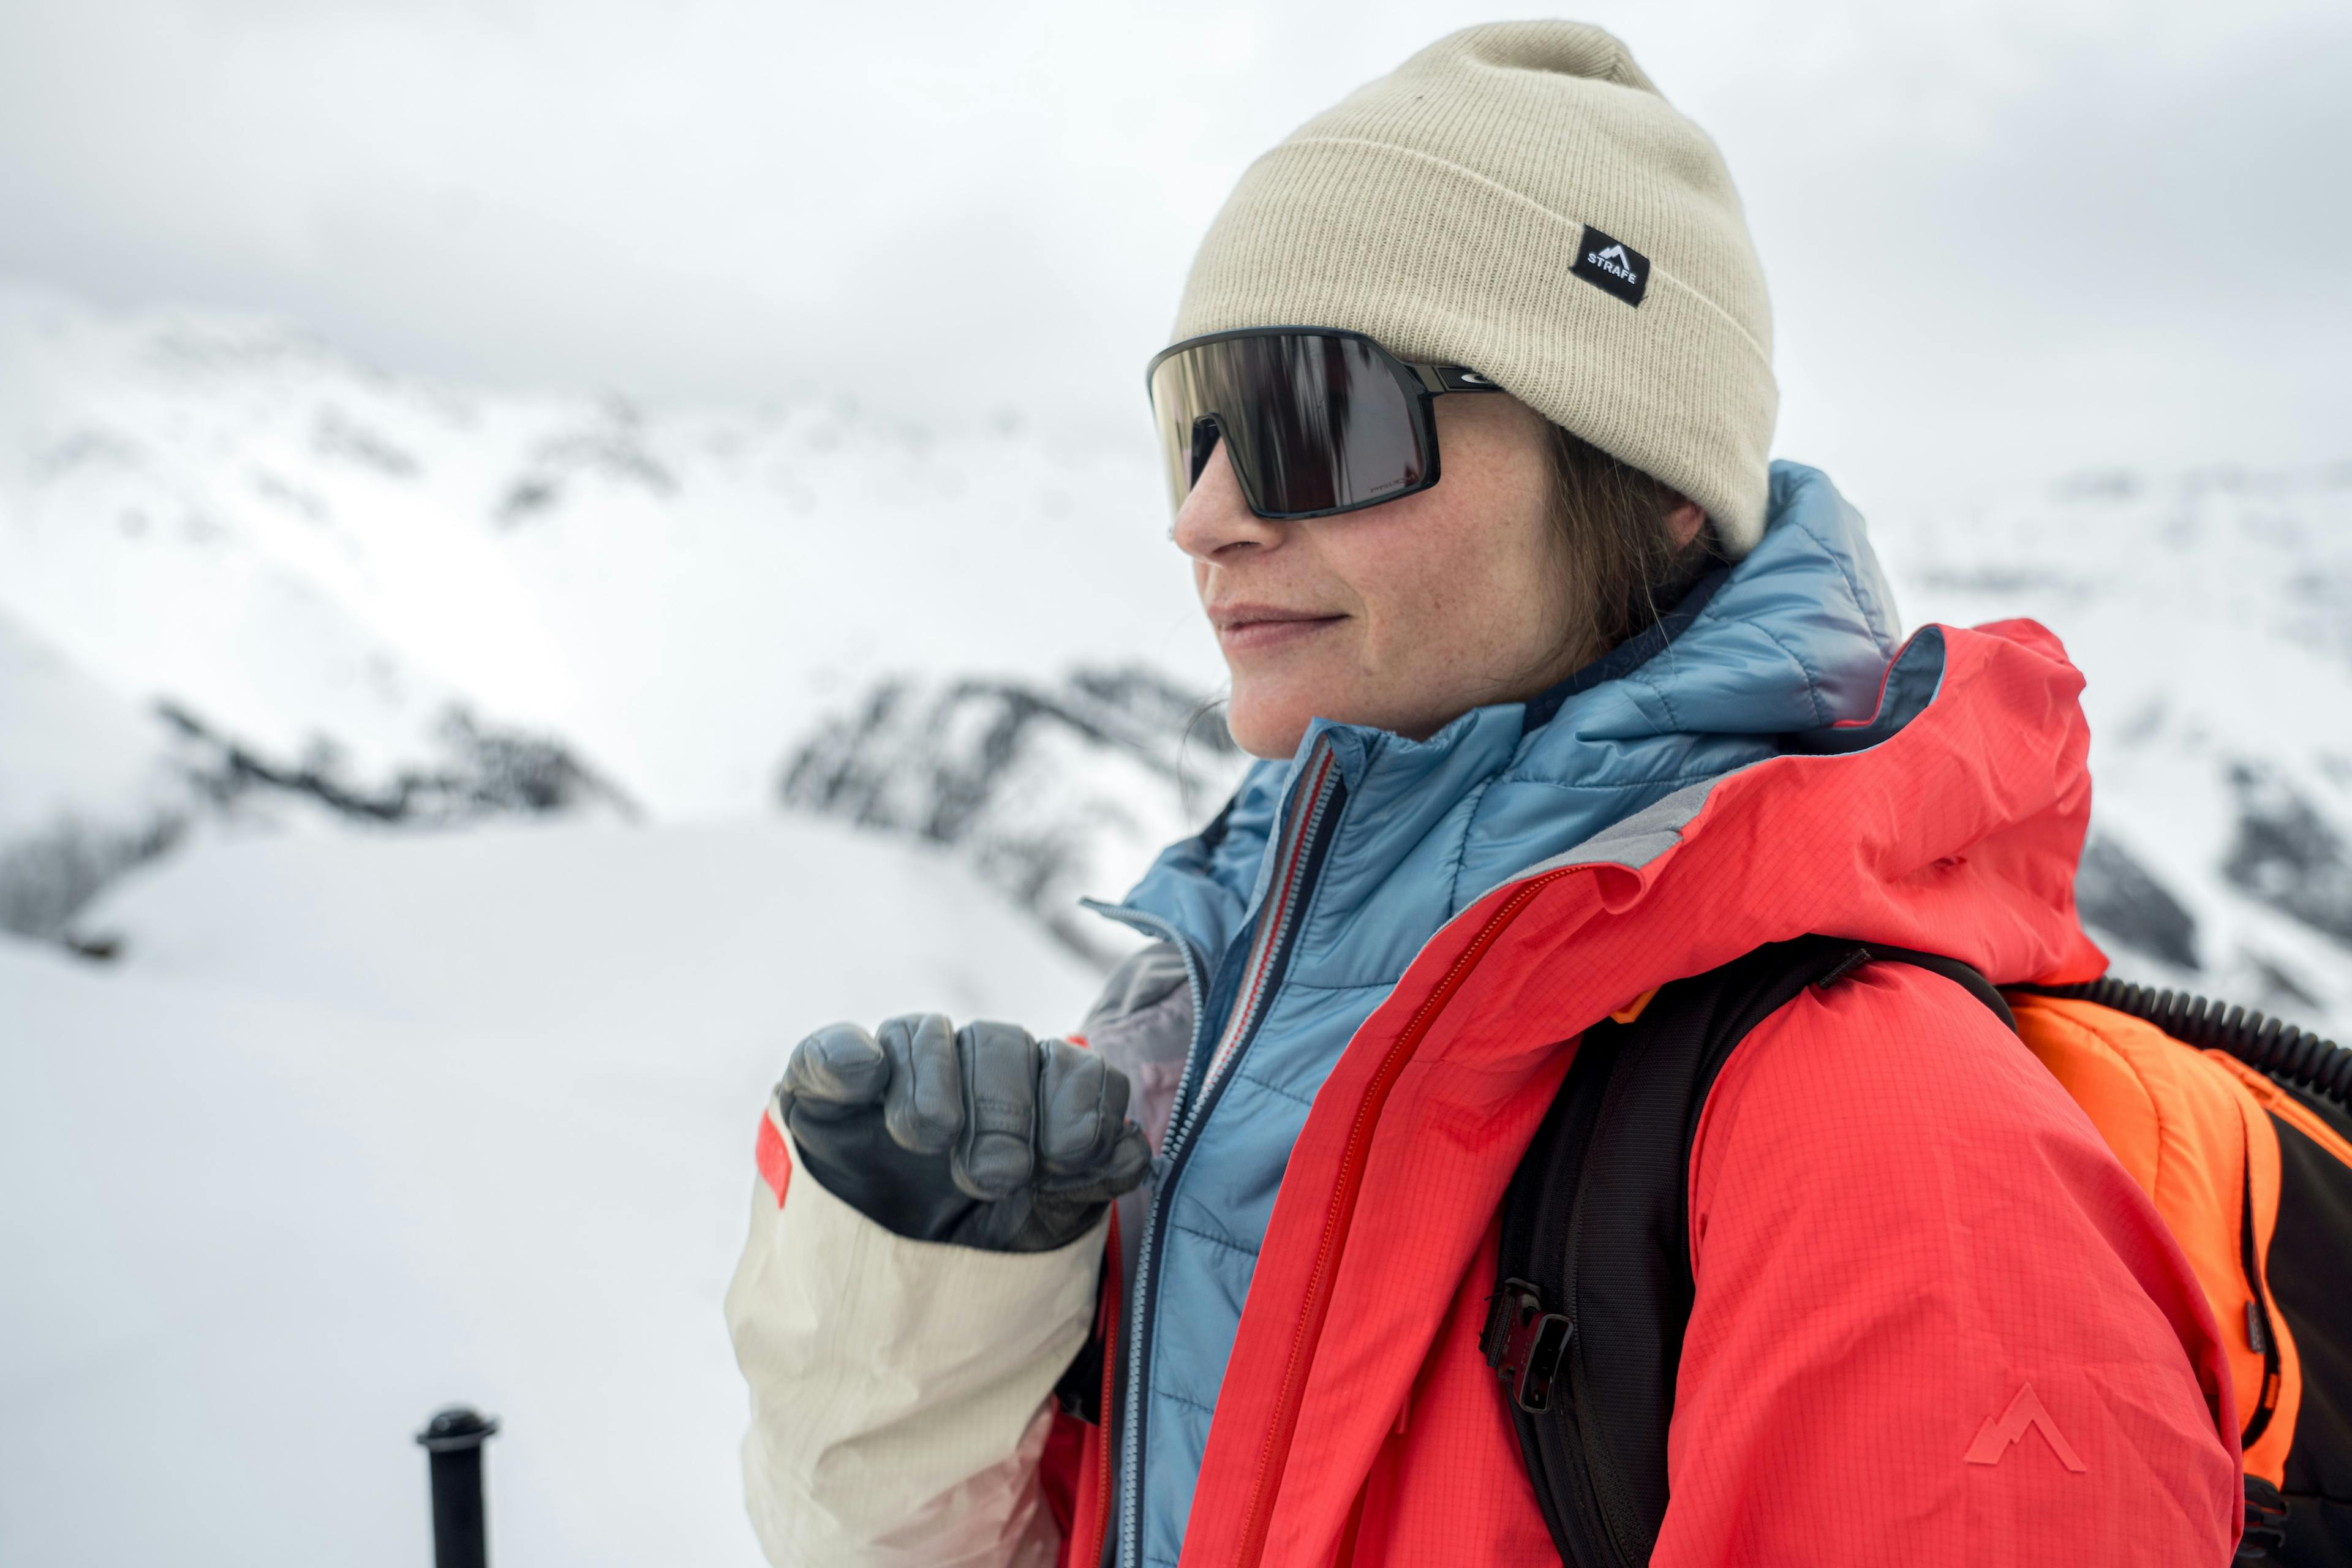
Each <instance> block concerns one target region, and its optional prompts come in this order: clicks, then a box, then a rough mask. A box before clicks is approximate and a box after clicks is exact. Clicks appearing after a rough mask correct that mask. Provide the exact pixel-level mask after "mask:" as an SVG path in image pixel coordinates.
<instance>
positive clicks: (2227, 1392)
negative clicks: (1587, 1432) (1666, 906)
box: [1654, 964, 2243, 1568]
mask: <svg viewBox="0 0 2352 1568" xmlns="http://www.w3.org/2000/svg"><path fill="white" fill-rule="evenodd" d="M1690 1220H1691V1249H1692V1254H1693V1268H1694V1271H1695V1273H1696V1280H1697V1297H1696V1305H1695V1309H1694V1310H1693V1313H1692V1316H1691V1320H1690V1328H1689V1333H1688V1337H1687V1339H1686V1340H1685V1343H1684V1349H1683V1357H1682V1363H1681V1371H1680V1374H1679V1379H1678V1383H1677V1387H1676V1394H1675V1413H1674V1422H1673V1426H1672V1427H1671V1429H1670V1431H1669V1436H1668V1460H1667V1464H1668V1479H1669V1484H1670V1488H1671V1495H1672V1498H1673V1501H1672V1503H1671V1505H1670V1506H1669V1509H1668V1511H1667V1515H1666V1519H1665V1523H1664V1531H1663V1532H1662V1534H1661V1536H1660V1539H1659V1542H1658V1546H1657V1551H1656V1553H1655V1556H1654V1562H1655V1563H1657V1564H1658V1565H1659V1568H1695V1565H1697V1564H1720V1563H1781V1562H1787V1563H1816V1564H1843V1563H1854V1564H1861V1563H1873V1564H1877V1563H1904V1564H1906V1568H1927V1565H1935V1564H1952V1565H1954V1568H1959V1565H1962V1564H1966V1565H1968V1568H1983V1565H1984V1564H1989V1563H2000V1564H2004V1565H2014V1564H2025V1563H2053V1564H2054V1563H2136V1564H2176V1563H2177V1564H2192V1563H2193V1564H2202V1565H2207V1568H2218V1565H2220V1564H2222V1563H2228V1562H2229V1561H2230V1558H2231V1551H2232V1549H2233V1543H2234V1542H2235V1541H2236V1538H2237V1533H2238V1527H2239V1521H2240V1519H2241V1516H2242V1506H2243V1504H2242V1492H2241V1483H2240V1478H2239V1475H2238V1463H2239V1457H2238V1444H2237V1433H2236V1429H2235V1426H2234V1421H2233V1420H2231V1419H2225V1418H2224V1417H2223V1416H2222V1415H2221V1412H2224V1411H2229V1412H2232V1413H2234V1408H2235V1407H2234V1404H2233V1401H2232V1399H2231V1388H2230V1383H2229V1370H2228V1365H2227V1363H2226V1361H2225V1360H2224V1358H2223V1354H2222V1351H2221V1345H2220V1343H2219V1342H2218V1340H2217V1337H2216V1334H2217V1331H2216V1328H2215V1324H2214V1322H2213V1320H2212V1316H2211V1311H2210V1307H2209V1306H2208V1305H2207V1303H2206V1300H2205V1298H2204V1293H2203V1291H2202V1290H2201V1289H2200V1288H2199V1286H2198V1284H2197V1281H2196V1279H2195V1276H2194V1275H2193V1274H2192V1273H2191V1271H2190V1269H2189V1265H2188V1263H2187V1261H2186V1260H2185V1259H2184V1258H2183V1257H2182V1255H2181V1253H2180V1250H2179V1247H2178V1246H2177V1245H2176V1244H2175V1243H2174V1242H2173V1240H2172V1237H2171V1236H2170V1233H2169V1232H2168V1230H2167V1229H2166V1227H2165V1225H2164V1222H2163V1220H2162V1219H2161V1217H2160V1216H2159V1215H2158V1214H2157V1212H2156V1210H2155V1208H2154V1207H2153V1206H2152V1205H2150V1204H2149V1202H2148V1200H2147V1197H2146V1196H2145V1194H2142V1193H2141V1191H2140V1190H2139V1188H2138V1187H2137V1186H2136V1185H2135V1184H2133V1182H2132V1181H2131V1179H2130V1177H2129V1176H2128V1175H2127V1174H2126V1173H2125V1171H2124V1170H2123V1168H2122V1167H2121V1166H2120V1165H2118V1164H2117V1163H2116V1161H2115V1159H2114V1158H2113V1157H2112V1156H2111V1155H2110V1154H2109V1153H2108V1152H2107V1149H2106V1146H2105V1143H2104V1142H2102V1141H2101V1139H2100V1137H2099V1134H2098V1131H2097V1130H2096V1129H2095V1128H2094V1127H2093V1126H2092V1125H2091V1122H2090V1121H2089V1119H2088V1118H2087V1117H2085V1116H2084V1114H2083V1113H2082V1112H2081V1110H2079V1109H2078V1108H2077V1107H2076V1106H2075V1105H2074V1102H2073V1101H2072V1100H2069V1099H2068V1098H2067V1096H2066V1093H2065V1091H2064V1089H2062V1088H2061V1087H2060V1086H2059V1084H2058V1083H2057V1081H2056V1080H2055V1079H2053V1078H2052V1077H2051V1076H2050V1075H2049V1074H2048V1073H2047V1072H2046V1071H2045V1070H2043V1069H2042V1067H2041V1065H2040V1064H2039V1063H2038V1062H2036V1061H2035V1060H2034V1059H2033V1058H2032V1056H2031V1055H2029V1054H2028V1053H2027V1051H2026V1050H2025V1048H2024V1047H2023V1046H2022V1045H2021V1044H2020V1043H2019V1042H2018V1041H2017V1040H2016V1039H2015V1037H2012V1036H2011V1035H2010V1034H2009V1033H2008V1031H2006V1030H2005V1029H2003V1028H2002V1027H2001V1026H2000V1022H1999V1020H1997V1019H1996V1018H1994V1017H1993V1016H1992V1015H1991V1014H1990V1012H1989V1011H1987V1010H1986V1009H1984V1008H1983V1007H1982V1006H1981V1005H1979V1004H1978V1003H1977V1002H1975V1001H1974V1000H1972V999H1970V998H1969V997H1968V996H1967V995H1966V994H1965V993H1963V992H1962V991H1961V990H1960V989H1959V987H1958V986H1957V985H1955V984H1953V983H1952V982H1950V981H1948V980H1945V979H1942V978H1940V977H1938V976H1936V975H1932V974H1928V973H1924V972H1922V971H1919V970H1916V969H1911V968H1906V967H1903V966H1899V965H1893V964H1879V965H1874V966H1872V967H1870V968H1867V969H1864V971H1862V972H1861V973H1858V974H1856V975H1855V976H1854V977H1853V978H1852V979H1851V980H1849V981H1847V982H1845V983H1843V984H1839V985H1837V986H1835V987H1833V988H1832V989H1830V990H1828V991H1808V992H1806V993H1805V994H1803V995H1801V996H1800V997H1799V998H1798V1000H1797V1001H1795V1002H1793V1003H1791V1004H1790V1005H1789V1006H1787V1007H1785V1008H1783V1009H1782V1010H1781V1011H1780V1013H1779V1014H1776V1015H1775V1016H1773V1017H1772V1018H1770V1019H1769V1020H1767V1021H1766V1022H1765V1023H1764V1024H1763V1025H1761V1026H1759V1027H1758V1028H1757V1030H1756V1031H1755V1032H1754V1033H1753V1034H1751V1035H1750V1036H1749V1037H1748V1039H1747V1040H1745V1041H1744V1042H1743V1043H1742V1044H1741V1045H1740V1046H1739V1047H1738V1049H1737V1050H1736V1051H1735V1052H1734V1054H1733V1056H1732V1058H1731V1059H1730V1061H1729V1062H1728V1063H1727V1065H1726V1067H1725V1068H1724V1072H1723V1075H1722V1077H1721V1078H1720V1079H1718V1080H1717V1087H1716V1089H1715V1092H1714V1093H1713V1095H1712V1096H1711V1097H1710V1099H1709V1101H1708V1104H1707V1108H1706V1111H1705V1112H1704V1114H1703V1117H1702V1120H1701V1123H1700V1127H1699V1133H1698V1140H1697V1144H1696V1149H1695V1151H1694V1153H1693V1157H1692V1180H1691V1215H1690Z"/></svg>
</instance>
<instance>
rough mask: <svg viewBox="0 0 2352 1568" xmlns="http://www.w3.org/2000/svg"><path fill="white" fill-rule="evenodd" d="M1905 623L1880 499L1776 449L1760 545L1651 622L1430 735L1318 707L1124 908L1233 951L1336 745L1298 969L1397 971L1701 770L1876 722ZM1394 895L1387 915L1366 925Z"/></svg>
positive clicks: (1712, 773)
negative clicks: (1340, 783)
mask: <svg viewBox="0 0 2352 1568" xmlns="http://www.w3.org/2000/svg"><path fill="white" fill-rule="evenodd" d="M1895 636H1896V619H1895V608H1894V600H1893V595H1892V594H1891V592H1890V591H1889V590H1888V588H1887V586H1886V584H1885V577H1884V575H1883V574H1882V573H1881V572H1880V569H1879V566H1878V563H1877V561H1876V559H1875V557H1874V555H1873V554H1872V552H1871V550H1870V546H1869V542H1868V539H1867V537H1866V535H1865V531H1864V524H1863V520H1862V518H1861V515H1860V514H1859V513H1858V512H1856V511H1855V510H1853V508H1852V507H1851V506H1850V505H1848V504H1847V503H1846V501H1845V500H1844V499H1843V497H1842V496H1840V495H1839V494H1838V493H1837V491H1836V489H1834V488H1833V487H1832V485H1831V484H1830V482H1829V480H1828V479H1827V478H1826V477H1825V476H1823V475H1822V474H1821V473H1819V472H1818V471H1816V470H1814V469H1811V468H1802V467H1800V466H1798V465H1795V464H1789V463H1779V464H1775V465H1774V466H1773V471H1772V483H1771V500H1770V508H1769V517H1768V521H1767V524H1766V530H1765V535H1764V539H1763V541H1762V542H1760V543H1759V545H1758V546H1757V548H1756V549H1755V550H1754V551H1752V552H1749V553H1748V556H1746V557H1745V558H1744V559H1743V560H1741V561H1740V562H1739V563H1738V564H1737V565H1735V566H1732V567H1730V568H1727V569H1726V570H1724V571H1722V572H1719V573H1717V574H1711V575H1710V576H1709V578H1707V579H1706V580H1705V581H1703V582H1702V583H1701V584H1698V586H1697V587H1696V588H1695V589H1694V590H1692V592H1691V593H1690V594H1689V595H1686V596H1685V598H1684V599H1683V600H1682V601H1681V602H1680V603H1678V604H1677V605H1675V607H1674V609H1673V610H1672V611H1670V612H1669V613H1668V614H1667V615H1666V616H1664V617H1662V618H1661V620H1660V621H1659V622H1658V623H1657V624H1656V625H1654V626H1652V627H1651V628H1650V629H1649V630H1647V631H1645V632H1643V634H1641V635H1640V636H1637V637H1634V638H1633V639H1632V640H1630V641H1628V642H1627V643H1625V644H1624V645H1622V647H1618V648H1616V649H1614V650H1612V652H1611V653H1610V654H1608V655H1606V656H1604V657H1603V658H1601V659H1599V660H1596V661H1595V662H1594V663H1593V664H1591V665H1589V666H1587V667H1586V668H1584V669H1582V670H1580V671H1579V672H1578V673H1577V674H1575V675H1573V676H1571V677H1570V678H1569V679H1567V680H1565V681H1562V682H1561V683H1560V684H1559V685H1558V686H1555V687H1553V688H1551V689H1549V690H1547V691H1545V692H1543V693H1541V694H1539V695H1538V696H1537V697H1535V698H1533V699H1530V700H1528V701H1525V702H1511V703H1498V704H1495V705H1493V706H1489V707H1485V708H1478V709H1474V710H1471V711H1470V712H1467V713H1465V714H1464V715H1463V716H1462V717H1461V718H1459V719H1457V720H1455V721H1454V722H1453V723H1451V724H1449V725H1447V726H1446V727H1445V728H1444V729H1443V730H1441V731H1438V732H1437V733H1436V734H1434V735H1432V736H1431V737H1429V738H1428V739H1427V740H1425V741H1412V740H1409V739H1407V738H1405V737H1403V736H1402V735H1398V734H1395V733H1393V732H1391V731H1382V730H1376V729H1371V728H1369V727H1366V726H1362V725H1352V724H1340V723H1334V722H1332V721H1327V720H1318V721H1315V722H1314V723H1313V724H1312V725H1310V726H1309V728H1308V730H1307V734H1306V736H1305V738H1304V739H1303V740H1302V741H1301V742H1300V745H1299V749H1298V752H1297V754H1296V755H1295V756H1293V757H1292V758H1290V759H1289V760H1287V761H1285V762H1266V763H1259V764H1258V765H1257V766H1256V767H1255V768H1253V769H1252V770H1251V772H1250V773H1249V775H1248V776H1247V778H1246V779H1245V780H1244V783H1243V785H1242V787H1241V790H1240V791H1239V793H1238V794H1237V795H1235V797H1234V800H1233V802H1232V803H1231V804H1230V805H1228V806H1227V808H1226V810H1225V812H1224V813H1223V814H1221V816H1220V817H1219V819H1218V821H1217V823H1216V824H1214V825H1213V827H1212V829H1211V830H1210V831H1209V832H1207V833H1204V834H1202V835H1201V836H1199V837H1193V838H1190V839H1186V840H1183V841H1182V842H1181V843H1179V844H1177V845H1175V846H1173V847H1171V848H1170V849H1169V850H1168V851H1167V853H1166V854H1164V855H1162V856H1161V858H1160V861H1159V862H1158V863H1157V864H1156V865H1155V866H1154V867H1153V868H1151V870H1150V872H1149V873H1148V874H1147V875H1146V876H1145V878H1144V879H1143V881H1142V882H1141V883H1140V884H1139V886H1138V887H1137V888H1136V889H1135V890H1134V892H1132V893H1131V894H1130V895H1129V898H1128V900H1127V902H1126V906H1125V907H1126V909H1127V910H1130V911H1135V912H1139V913H1141V914H1143V915H1145V916H1147V917H1150V918H1151V919H1152V921H1154V922H1155V923H1164V924H1165V925H1167V926H1169V927H1172V928H1173V929H1174V930H1175V931H1178V932H1179V933H1181V934H1182V935H1183V936H1184V937H1185V938H1186V939H1187V940H1188V941H1190V942H1192V944H1193V945H1194V947H1195V949H1196V951H1197V952H1199V953H1200V954H1201V955H1202V957H1203V958H1204V959H1206V960H1208V961H1209V963H1211V964H1212V965H1213V964H1214V963H1215V962H1216V959H1217V957H1218V955H1219V954H1221V953H1222V952H1223V951H1224V949H1225V948H1226V946H1227V945H1228V944H1229V943H1230V942H1233V941H1234V939H1235V937H1236V936H1237V935H1238V934H1239V933H1240V932H1241V931H1243V930H1244V927H1245V925H1246V923H1247V922H1248V921H1249V920H1250V918H1251V916H1252V914H1253V913H1254V911H1255V907H1256V905H1257V903H1258V902H1259V901H1260V900H1261V899H1262V898H1263V896H1264V882H1265V876H1266V874H1267V873H1266V862H1267V860H1268V859H1269V858H1268V857H1267V856H1266V855H1265V845H1266V842H1267V840H1268V838H1269V837H1270V836H1272V834H1273V833H1274V831H1275V829H1276V824H1277V823H1278V822H1279V821H1280V819H1281V817H1282V816H1283V814H1284V812H1285V810H1286V803H1287V800H1288V797H1289V795H1291V793H1292V792H1293V791H1294V790H1295V789H1296V788H1297V784H1298V781H1299V780H1300V778H1301V777H1302V775H1303V773H1304V765H1305V763H1307V760H1308V759H1309V758H1310V757H1312V756H1314V755H1315V754H1316V753H1317V752H1318V750H1320V749H1322V748H1325V747H1328V749H1329V750H1330V751H1331V752H1332V754H1333V756H1334V758H1335V760H1336V762H1337V763H1338V767H1339V774H1340V776H1341V777H1342V778H1343V779H1344V781H1345V783H1346V786H1347V806H1346V811H1345V816H1344V818H1343V820H1342V823H1341V825H1340V829H1339V837H1338V838H1337V840H1336V841H1335V843H1334V845H1333V847H1332V851H1331V854H1330V857H1329V859H1328V863H1327V866H1326V869H1325V872H1324V875H1323V885H1322V887H1321V889H1319V891H1318V895H1317V911H1318V918H1317V920H1316V922H1315V923H1316V926H1317V927H1318V931H1310V932H1309V933H1308V936H1307V942H1306V943H1305V945H1304V947H1303V948H1302V952H1301V955H1300V963H1299V964H1298V965H1297V966H1295V967H1294V971H1293V973H1294V974H1296V975H1297V976H1298V977H1299V978H1302V979H1309V980H1318V981H1320V982H1321V983H1324V984H1381V983H1382V982H1383V981H1384V980H1385V981H1392V980H1393V979H1394V978H1395V976H1396V975H1397V974H1398V973H1402V969H1403V966H1404V964H1405V963H1407V962H1409V961H1410V959H1411V957H1412V952H1414V951H1415V950H1417V948H1418V946H1419V943H1420V942H1421V940H1422V939H1423V938H1425V937H1426V936H1427V935H1428V934H1429V932H1430V931H1433V930H1434V929H1435V927H1436V926H1437V925H1439V924H1442V923H1443V922H1444V921H1445V920H1446V919H1448V918H1450V917H1451V916H1452V915H1453V914H1454V913H1456V912H1458V911H1459V910H1461V909H1462V908H1463V907H1464V906H1465V905H1466V904H1467V903H1468V902H1470V901H1472V900H1475V898H1476V897H1477V896H1478V895H1479V894H1481V893H1483V892H1485V891H1486V889H1488V888H1491V887H1493V886H1495V885H1496V884H1497V883H1499V882H1501V881H1504V880H1506V879H1508V878H1509V877H1510V876H1512V875H1513V874H1514V873H1515V872H1517V871H1519V870H1521V869H1524V868H1526V867H1528V866H1530V865H1533V864H1535V863H1537V862H1538V861H1541V860H1544V859H1546V858H1549V857H1550V856H1553V855H1557V854H1559V853H1560V852H1561V851H1563V850H1565V849H1567V848H1569V847H1571V846H1572V845H1574V844H1577V843H1579V842H1581V841H1582V840H1583V839H1585V838H1587V837H1591V835H1592V834H1594V833H1596V832H1599V831H1600V830H1601V829H1602V828H1604V827H1606V826H1610V825H1611V824H1612V823H1613V822H1616V821H1618V820H1620V819H1622V817H1625V816H1631V815H1632V814H1633V812H1636V811H1638V810H1640V809H1642V808H1643V806H1645V805H1649V804H1651V803H1652V802H1653V801H1654V800H1657V799H1658V798H1660V797H1662V796H1663V795H1666V794H1669V793H1671V792H1672V791H1673V790H1675V789H1676V788H1679V787H1682V786H1683V785H1685V784H1690V783H1693V782H1696V781H1698V780H1702V779H1706V778H1712V777H1717V776H1719V775H1720V774H1722V773H1727V772H1729V771H1731V770H1732V769H1734V768H1738V767H1742V766H1746V765H1748V764H1749V763H1755V762H1759V761H1761V760H1764V759H1765V758H1767V757H1769V756H1773V755H1777V754H1779V753H1780V752H1782V751H1783V750H1788V749H1805V748H1804V747H1803V746H1802V744H1801V742H1799V743H1797V744H1796V745H1794V746H1793V747H1792V746H1791V744H1790V740H1791V738H1792V737H1795V736H1798V735H1801V734H1802V733H1803V732H1805V731H1814V730H1818V729H1821V728H1822V727H1825V726H1830V725H1833V724H1836V723H1838V722H1840V721H1853V720H1856V719H1859V718H1862V717H1864V716H1866V715H1867V714H1868V713H1870V711H1871V710H1872V709H1873V707H1874V704H1875V700H1876V696H1877V689H1878V684H1879V680H1880V678H1881V676H1882V674H1883V672H1884V671H1885V667H1886V663H1887V660H1888V658H1890V656H1891V655H1892V654H1893V652H1894V649H1895ZM1376 895H1379V896H1381V913H1382V915H1383V919H1382V920H1381V921H1380V926H1381V928H1382V929H1381V931H1379V932H1375V933H1370V940H1367V936H1368V933H1366V932H1365V931H1361V930H1355V931H1352V933H1349V928H1351V927H1353V926H1354V925H1355V921H1354V920H1353V917H1354V916H1355V915H1356V914H1358V913H1360V912H1362V911H1363V910H1365V909H1366V907H1367V906H1368V905H1369V904H1370V900H1372V899H1373V898H1374V897H1375V896H1376ZM1343 933H1345V934H1344V940H1343Z"/></svg>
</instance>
